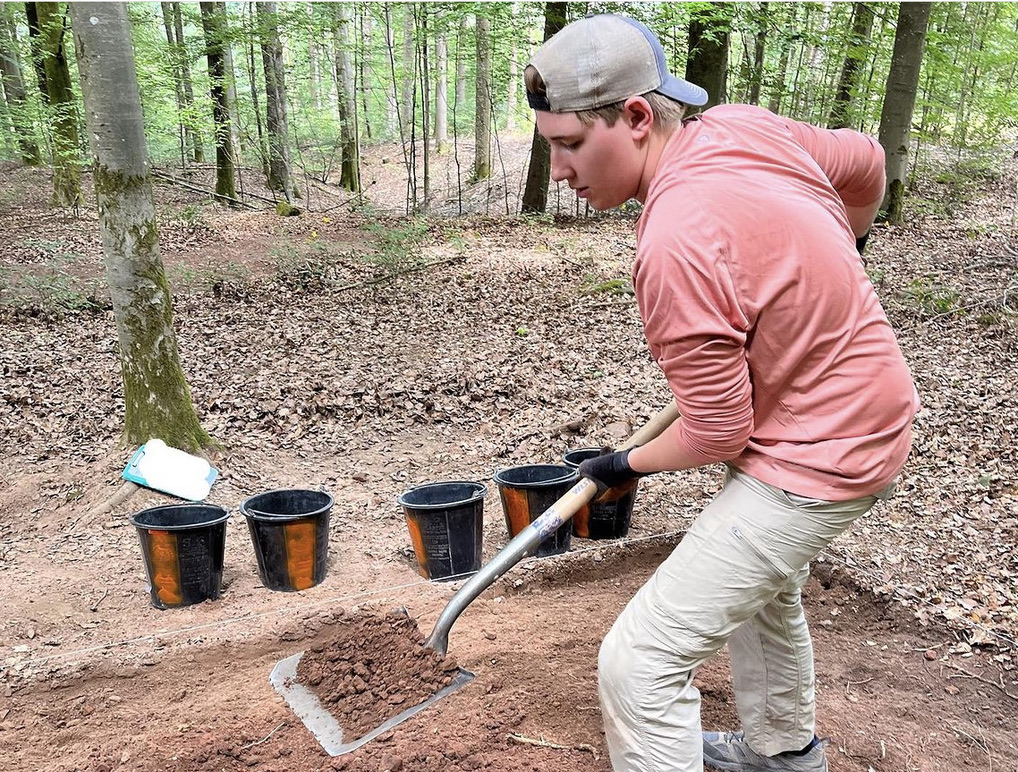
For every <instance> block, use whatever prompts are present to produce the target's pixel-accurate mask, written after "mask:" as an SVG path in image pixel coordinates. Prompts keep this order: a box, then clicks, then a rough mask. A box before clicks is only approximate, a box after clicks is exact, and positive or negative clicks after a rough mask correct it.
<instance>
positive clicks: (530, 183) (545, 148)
mask: <svg viewBox="0 0 1018 772" xmlns="http://www.w3.org/2000/svg"><path fill="white" fill-rule="evenodd" d="M568 5H569V4H568V3H552V2H548V3H545V5H544V39H545V40H547V39H548V38H550V37H551V36H552V35H554V34H555V33H556V32H558V31H559V30H560V29H562V28H563V27H564V26H566V13H567V10H568ZM550 178H551V146H549V145H548V141H547V140H546V139H545V138H544V137H542V136H541V135H540V133H539V132H538V131H537V126H534V138H533V141H532V142H531V143H530V163H529V164H527V184H526V186H525V187H524V189H523V201H522V205H521V206H520V211H521V212H522V213H523V214H544V212H545V210H547V208H548V181H549V179H550Z"/></svg>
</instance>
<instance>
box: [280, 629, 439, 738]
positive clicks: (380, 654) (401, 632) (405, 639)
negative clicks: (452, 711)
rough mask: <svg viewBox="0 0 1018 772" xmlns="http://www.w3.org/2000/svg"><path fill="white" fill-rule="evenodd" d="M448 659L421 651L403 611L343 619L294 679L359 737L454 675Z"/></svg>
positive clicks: (349, 732) (428, 650) (304, 661)
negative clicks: (313, 694)
mask: <svg viewBox="0 0 1018 772" xmlns="http://www.w3.org/2000/svg"><path fill="white" fill-rule="evenodd" d="M456 668H457V665H456V661H455V659H454V658H453V657H451V656H447V657H444V658H443V657H442V655H441V654H439V653H438V652H437V651H435V650H434V649H431V648H428V647H426V646H424V635H423V634H422V633H421V632H420V630H419V629H418V628H417V623H416V622H415V621H414V620H412V619H410V618H409V617H408V616H407V615H406V614H405V613H404V612H402V611H392V612H390V613H389V614H387V615H385V616H384V617H382V616H368V615H363V616H358V615H347V616H345V617H344V618H343V619H342V621H341V622H340V624H339V626H338V630H337V631H336V633H335V634H334V635H332V637H330V638H328V639H326V640H324V641H320V642H318V643H316V644H314V645H313V646H311V647H309V648H308V650H307V651H306V652H305V653H304V656H303V657H301V658H300V663H299V664H298V665H297V680H298V682H300V683H301V684H303V685H304V686H306V687H307V688H308V689H310V690H311V691H313V692H314V693H315V695H316V696H317V697H318V699H319V700H320V701H321V702H322V704H323V705H324V706H325V707H326V709H327V710H328V711H329V712H330V713H331V714H332V715H333V716H334V717H335V718H336V721H337V722H338V723H339V725H340V726H341V727H343V734H344V736H345V737H348V738H355V737H360V736H361V735H363V734H365V733H366V732H368V731H370V730H371V729H373V728H374V727H376V726H378V725H379V724H381V723H383V722H384V721H385V720H386V719H389V718H392V717H393V716H395V715H396V714H398V713H401V712H403V711H404V710H406V709H407V708H410V707H413V706H414V705H417V704H419V703H421V702H423V701H424V700H426V699H427V698H428V697H431V696H432V695H433V694H435V693H436V692H437V691H438V690H439V689H441V688H442V687H444V686H447V685H448V684H449V683H450V682H451V681H452V679H453V677H454V676H455V675H456Z"/></svg>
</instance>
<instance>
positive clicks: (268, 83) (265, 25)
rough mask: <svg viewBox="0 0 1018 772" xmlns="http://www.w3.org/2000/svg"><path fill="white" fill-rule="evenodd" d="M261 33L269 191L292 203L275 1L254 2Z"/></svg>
mask: <svg viewBox="0 0 1018 772" xmlns="http://www.w3.org/2000/svg"><path fill="white" fill-rule="evenodd" d="M255 7H256V8H257V9H258V22H259V31H260V32H261V35H262V36H261V47H262V67H263V68H264V70H265V128H266V130H267V131H268V134H269V177H268V187H269V190H278V191H279V192H280V193H282V194H283V196H284V197H285V198H286V203H288V204H293V186H292V184H291V182H290V141H289V140H290V138H289V132H288V129H287V115H286V78H285V76H284V72H285V68H284V65H283V47H282V46H281V45H280V43H279V28H278V26H277V23H276V20H277V18H278V15H277V13H276V4H275V3H274V2H268V3H255Z"/></svg>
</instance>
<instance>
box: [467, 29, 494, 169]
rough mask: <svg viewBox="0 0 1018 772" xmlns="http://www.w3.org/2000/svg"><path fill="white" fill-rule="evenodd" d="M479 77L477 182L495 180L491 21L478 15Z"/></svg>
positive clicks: (476, 94) (476, 93) (476, 96)
mask: <svg viewBox="0 0 1018 772" xmlns="http://www.w3.org/2000/svg"><path fill="white" fill-rule="evenodd" d="M474 33H475V35H476V39H475V41H476V44H477V75H476V79H475V81H474V173H473V176H472V177H471V179H472V181H473V182H478V181H479V180H486V179H488V178H489V177H490V176H491V20H490V19H488V18H487V17H486V16H481V15H477V16H476V19H475V22H474Z"/></svg>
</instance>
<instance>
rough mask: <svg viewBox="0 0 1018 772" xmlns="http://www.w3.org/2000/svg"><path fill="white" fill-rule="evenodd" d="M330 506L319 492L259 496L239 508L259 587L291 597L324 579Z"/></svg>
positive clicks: (284, 491) (303, 491)
mask: <svg viewBox="0 0 1018 772" xmlns="http://www.w3.org/2000/svg"><path fill="white" fill-rule="evenodd" d="M332 503H333V502H332V496H330V495H329V494H328V493H325V492H324V491H309V490H300V489H286V490H276V491H268V492H267V493H259V494H257V495H255V496H251V497H250V498H249V499H246V500H245V501H244V503H242V504H241V505H240V511H241V514H243V515H244V517H245V518H247V527H248V530H249V531H250V532H251V542H252V543H253V544H254V550H255V557H256V558H257V560H258V576H259V578H260V579H261V580H262V584H264V585H265V586H266V587H268V588H269V589H270V590H281V591H283V592H294V591H296V590H306V589H308V588H309V587H314V586H315V585H316V584H319V583H320V582H321V581H322V580H323V579H325V574H326V572H327V570H328V559H329V513H330V512H331V511H332Z"/></svg>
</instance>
